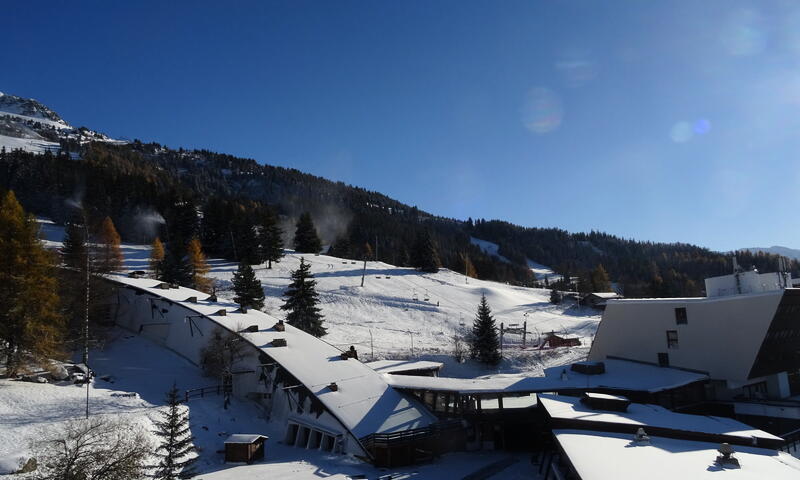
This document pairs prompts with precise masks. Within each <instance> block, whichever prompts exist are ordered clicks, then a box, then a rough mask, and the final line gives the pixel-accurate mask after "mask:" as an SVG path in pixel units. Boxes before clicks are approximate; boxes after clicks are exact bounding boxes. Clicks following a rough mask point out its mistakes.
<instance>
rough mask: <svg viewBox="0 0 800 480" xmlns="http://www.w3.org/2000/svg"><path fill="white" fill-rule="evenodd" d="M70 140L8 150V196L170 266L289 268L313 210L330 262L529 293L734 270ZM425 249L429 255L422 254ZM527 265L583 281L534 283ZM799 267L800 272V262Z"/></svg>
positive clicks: (766, 262)
mask: <svg viewBox="0 0 800 480" xmlns="http://www.w3.org/2000/svg"><path fill="white" fill-rule="evenodd" d="M62 143H64V145H62V152H64V153H61V154H52V153H46V154H44V155H37V154H32V153H27V152H22V151H13V152H6V151H2V152H0V189H2V190H4V191H6V190H13V191H14V192H15V194H16V195H17V197H18V198H19V201H20V202H21V203H22V205H23V206H24V207H25V209H26V210H28V211H31V212H33V213H34V214H36V215H40V216H45V217H49V218H51V219H53V220H54V221H56V222H59V223H65V222H67V221H68V220H69V217H70V215H72V211H73V210H74V207H73V206H74V205H75V204H76V203H80V204H81V205H83V207H84V208H85V209H86V211H87V214H88V217H89V222H91V223H92V224H94V225H97V226H100V225H102V223H103V221H104V219H105V218H106V217H109V218H110V219H111V220H113V224H114V225H115V226H116V229H117V231H118V232H119V235H120V236H121V238H122V241H124V242H137V243H153V242H154V240H155V239H156V238H157V237H158V238H160V240H161V242H163V244H164V245H165V247H166V250H167V258H169V254H170V249H172V250H173V251H179V252H181V255H182V254H183V251H184V249H185V248H186V246H187V245H188V243H189V242H190V241H191V240H192V239H194V238H196V239H199V241H200V243H201V244H202V250H203V252H204V254H205V255H208V256H217V257H223V258H227V259H230V260H235V261H238V262H244V263H248V264H259V263H262V262H267V261H269V260H271V261H273V262H275V261H280V254H279V253H276V251H279V249H280V248H281V247H284V246H292V245H293V241H292V240H293V239H292V237H291V236H292V235H293V234H294V232H295V230H296V224H297V220H298V219H299V218H300V217H301V215H303V214H304V213H308V215H309V217H310V219H311V221H312V222H313V226H314V228H315V229H316V232H317V234H318V235H319V237H320V240H321V242H322V244H323V245H330V246H331V247H330V248H331V250H330V253H331V254H334V255H337V256H341V257H345V258H351V259H359V260H361V259H369V260H373V259H377V260H381V261H385V262H387V263H391V264H394V265H399V266H412V267H417V268H419V269H420V270H422V271H433V270H434V269H435V268H436V266H437V265H440V266H441V267H444V268H450V269H452V270H456V271H459V272H464V271H465V270H466V271H467V272H468V273H469V274H470V275H472V276H477V277H478V278H483V279H489V280H497V281H504V282H509V283H513V284H519V285H534V284H538V285H542V286H544V285H547V286H554V287H557V288H563V289H572V288H577V285H578V283H580V282H578V281H575V280H576V279H580V278H581V277H585V278H589V277H591V276H592V275H593V274H592V272H596V271H597V270H598V267H600V266H602V269H603V270H605V271H606V272H607V275H608V278H609V279H610V280H611V282H613V283H614V285H615V286H616V287H617V288H618V289H620V290H622V292H623V293H624V294H625V295H626V296H629V297H639V296H695V295H701V294H702V293H703V279H704V278H705V277H708V276H713V275H721V274H725V273H729V272H730V271H731V268H732V266H731V260H730V256H731V254H730V253H721V252H713V251H710V250H708V249H705V248H702V247H698V246H694V245H689V244H682V243H669V244H667V243H653V242H647V241H640V240H633V239H624V238H619V237H615V236H613V235H609V234H606V233H602V232H589V233H570V232H567V231H564V230H561V229H555V228H525V227H521V226H517V225H513V224H510V223H508V222H504V221H499V220H483V219H478V220H472V219H467V220H466V221H464V220H457V219H450V218H443V217H438V216H435V215H433V214H430V213H427V212H424V211H421V210H419V209H418V208H417V207H414V206H409V205H406V204H403V203H401V202H399V201H397V200H393V199H391V198H389V197H387V196H385V195H383V194H380V193H378V192H373V191H369V190H365V189H362V188H358V187H353V186H349V185H346V184H344V183H342V182H333V181H330V180H326V179H324V178H321V177H316V176H313V175H309V174H305V173H302V172H300V171H298V170H295V169H289V168H283V167H276V166H270V165H260V164H258V163H257V162H256V161H254V160H251V159H242V158H236V157H233V156H230V155H225V154H218V153H214V152H210V151H205V150H193V151H188V150H183V149H177V150H175V149H169V148H167V147H164V146H162V145H159V144H157V143H149V144H144V143H141V142H139V141H133V142H132V143H130V144H125V145H113V144H106V143H90V144H87V145H83V146H79V145H76V144H74V143H72V144H66V142H62ZM306 220H307V219H304V221H306ZM275 232H278V235H276V234H275ZM279 235H282V237H281V236H279ZM471 236H472V237H476V238H480V239H483V240H488V241H491V242H494V243H497V244H498V245H499V254H500V255H502V256H503V257H504V258H503V259H499V258H497V257H492V256H490V255H488V254H486V253H484V252H483V251H481V250H480V249H479V248H478V247H477V246H475V245H472V244H471V242H470V237H471ZM421 239H422V240H424V242H423V244H424V246H425V251H426V252H428V253H429V255H420V243H421ZM431 255H434V256H435V257H434V259H433V260H432V259H431ZM737 257H738V260H739V264H740V265H742V266H743V267H745V268H751V267H755V268H757V269H759V270H760V271H773V270H776V269H777V256H775V255H770V254H763V253H759V254H754V253H751V252H744V251H741V252H737ZM527 259H531V260H534V261H536V262H538V263H541V264H544V265H548V266H550V267H552V268H553V269H554V270H555V271H556V272H557V273H558V274H560V275H563V276H566V277H567V278H570V279H572V280H573V281H572V282H570V285H565V282H558V283H557V284H554V282H553V281H552V279H545V278H538V279H537V278H534V276H533V275H532V273H531V272H530V270H529V268H528V266H527ZM790 266H791V270H792V272H793V274H795V275H797V274H800V264H798V262H797V261H793V262H792V263H791V265H790ZM591 283H592V282H589V283H588V284H591ZM594 283H596V282H594ZM601 283H603V284H605V283H606V282H601Z"/></svg>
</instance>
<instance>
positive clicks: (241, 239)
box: [231, 216, 261, 265]
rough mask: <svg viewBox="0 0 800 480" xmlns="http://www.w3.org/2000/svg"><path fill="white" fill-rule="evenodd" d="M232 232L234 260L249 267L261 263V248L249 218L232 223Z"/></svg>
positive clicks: (243, 217)
mask: <svg viewBox="0 0 800 480" xmlns="http://www.w3.org/2000/svg"><path fill="white" fill-rule="evenodd" d="M231 228H232V232H233V237H234V244H233V247H234V249H235V252H236V255H235V257H236V260H237V261H239V262H245V263H248V264H250V265H258V264H260V263H261V246H260V245H259V238H258V234H257V233H256V229H255V227H254V225H253V222H252V221H251V220H250V218H248V217H246V216H242V217H241V218H239V219H237V220H236V221H234V222H233V225H232V227H231Z"/></svg>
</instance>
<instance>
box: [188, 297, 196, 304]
mask: <svg viewBox="0 0 800 480" xmlns="http://www.w3.org/2000/svg"><path fill="white" fill-rule="evenodd" d="M186 301H187V302H189V303H197V297H189V298H187V299H186Z"/></svg>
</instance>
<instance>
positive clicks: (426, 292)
mask: <svg viewBox="0 0 800 480" xmlns="http://www.w3.org/2000/svg"><path fill="white" fill-rule="evenodd" d="M430 299H431V297H430V295H428V290H427V289H426V290H425V301H426V302H427V301H429V300H430Z"/></svg>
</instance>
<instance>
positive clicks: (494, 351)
mask: <svg viewBox="0 0 800 480" xmlns="http://www.w3.org/2000/svg"><path fill="white" fill-rule="evenodd" d="M470 346H471V349H470V353H471V355H472V358H477V359H478V361H480V362H481V363H485V364H487V365H496V364H497V363H498V362H499V361H500V351H499V349H500V341H499V340H498V338H497V327H496V326H495V323H494V317H492V309H491V308H489V303H488V302H487V301H486V295H482V296H481V303H480V304H479V305H478V314H477V316H476V317H475V321H474V322H473V324H472V335H471V338H470Z"/></svg>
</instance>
